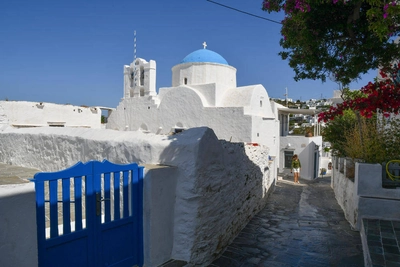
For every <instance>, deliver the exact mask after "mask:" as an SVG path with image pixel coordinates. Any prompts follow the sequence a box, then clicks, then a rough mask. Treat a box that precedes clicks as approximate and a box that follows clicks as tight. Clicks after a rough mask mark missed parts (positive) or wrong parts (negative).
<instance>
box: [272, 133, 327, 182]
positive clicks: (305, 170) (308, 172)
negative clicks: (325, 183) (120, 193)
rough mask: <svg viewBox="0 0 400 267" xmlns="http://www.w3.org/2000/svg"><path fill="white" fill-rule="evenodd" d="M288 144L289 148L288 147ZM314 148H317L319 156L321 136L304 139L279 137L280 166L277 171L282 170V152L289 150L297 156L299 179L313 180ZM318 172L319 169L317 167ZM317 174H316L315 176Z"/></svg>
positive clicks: (300, 137) (283, 161) (292, 136)
mask: <svg viewBox="0 0 400 267" xmlns="http://www.w3.org/2000/svg"><path fill="white" fill-rule="evenodd" d="M288 144H290V147H289V146H288ZM315 146H319V148H318V151H319V154H320V152H321V148H322V136H314V137H304V136H295V135H288V136H281V137H280V151H281V153H280V163H279V164H280V165H279V170H280V171H282V170H284V164H285V160H284V151H285V150H291V151H293V152H294V154H297V155H298V156H299V159H300V162H301V172H300V177H301V178H303V179H308V180H311V179H313V178H314V177H313V174H314V152H315ZM317 164H318V166H320V162H319V159H318V162H317ZM318 171H319V167H318ZM318 175H319V172H318V173H317V176H318Z"/></svg>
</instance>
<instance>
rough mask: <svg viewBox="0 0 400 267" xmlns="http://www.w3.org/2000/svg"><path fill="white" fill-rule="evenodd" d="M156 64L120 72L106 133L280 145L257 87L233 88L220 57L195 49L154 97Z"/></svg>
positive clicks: (266, 101) (275, 125)
mask: <svg viewBox="0 0 400 267" xmlns="http://www.w3.org/2000/svg"><path fill="white" fill-rule="evenodd" d="M155 80H156V62H155V61H153V60H150V62H146V61H145V60H143V59H140V58H138V59H136V60H135V61H134V62H132V64H131V65H130V66H124V94H123V99H122V100H121V102H120V103H119V105H118V107H117V109H116V110H115V111H113V112H112V113H111V115H110V117H109V118H108V123H107V128H110V129H115V130H131V131H135V130H142V131H145V132H152V133H159V134H169V133H171V132H179V131H181V130H183V129H188V128H192V127H199V126H208V127H210V128H212V129H213V130H214V132H215V133H216V135H217V136H218V138H219V139H225V140H230V141H232V142H248V143H257V144H262V145H266V146H268V147H270V148H271V151H270V152H271V153H273V154H274V153H275V154H274V155H276V153H277V151H273V147H276V146H277V145H279V138H278V136H279V122H278V120H277V119H276V118H275V115H274V113H273V110H272V108H271V104H270V101H269V96H268V93H267V91H266V90H265V88H264V87H263V86H262V85H260V84H257V85H249V86H244V87H237V85H236V69H235V68H234V67H232V66H230V65H229V64H228V62H227V61H226V60H225V59H224V58H223V57H222V56H221V55H219V54H217V53H215V52H213V51H211V50H208V49H205V48H204V49H199V50H197V51H194V52H193V53H190V54H189V55H187V56H186V57H185V58H184V59H183V60H182V61H181V62H180V63H179V64H177V65H176V66H174V67H173V68H172V86H171V87H167V88H160V90H159V93H158V94H157V92H156V86H155Z"/></svg>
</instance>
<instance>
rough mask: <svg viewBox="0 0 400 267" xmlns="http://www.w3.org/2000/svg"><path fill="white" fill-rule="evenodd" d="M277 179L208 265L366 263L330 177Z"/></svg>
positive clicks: (359, 242) (336, 264)
mask: <svg viewBox="0 0 400 267" xmlns="http://www.w3.org/2000/svg"><path fill="white" fill-rule="evenodd" d="M300 183H301V184H294V183H293V182H292V179H290V180H286V179H284V180H280V181H278V183H277V185H276V188H275V191H274V192H273V193H272V194H271V195H270V197H269V199H268V203H267V205H266V206H265V208H264V209H263V210H262V211H261V212H260V213H259V214H257V215H256V216H255V217H254V218H253V219H252V220H251V221H250V222H249V223H248V224H247V226H246V227H245V228H244V229H243V230H242V231H241V232H240V234H239V235H238V236H237V237H236V239H235V240H234V241H233V242H232V244H230V246H229V247H228V248H227V249H226V251H225V252H224V254H222V256H221V257H220V258H218V259H217V260H215V261H214V262H213V263H212V264H211V265H210V266H213V267H215V266H220V267H235V266H238V267H239V266H240V267H252V266H265V267H267V266H268V267H275V266H277V267H278V266H279V267H282V266H312V267H317V266H324V267H326V266H341V267H344V266H357V267H358V266H364V260H363V253H362V244H361V238H360V233H359V232H357V231H353V230H352V229H351V227H350V224H349V223H348V222H347V221H346V219H345V217H344V213H343V211H342V209H341V208H340V206H339V204H338V203H337V201H336V199H335V195H334V192H333V190H332V188H331V187H330V178H329V177H325V178H319V179H316V180H314V181H304V180H301V181H300Z"/></svg>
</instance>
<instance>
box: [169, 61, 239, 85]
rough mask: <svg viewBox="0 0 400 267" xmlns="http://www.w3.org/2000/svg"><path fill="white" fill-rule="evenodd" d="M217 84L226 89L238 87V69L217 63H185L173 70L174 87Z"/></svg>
mask: <svg viewBox="0 0 400 267" xmlns="http://www.w3.org/2000/svg"><path fill="white" fill-rule="evenodd" d="M185 78H186V79H187V83H186V84H187V85H191V84H193V85H195V84H209V83H217V84H220V85H221V86H223V87H225V88H235V87H236V69H235V68H234V67H231V66H229V65H223V64H217V63H200V62H195V63H193V62H192V63H183V64H179V65H176V66H174V67H173V68H172V86H173V87H175V86H179V85H184V84H185Z"/></svg>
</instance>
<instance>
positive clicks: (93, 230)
mask: <svg viewBox="0 0 400 267" xmlns="http://www.w3.org/2000/svg"><path fill="white" fill-rule="evenodd" d="M33 181H34V182H35V190H36V205H37V226H38V256H39V266H40V267H42V266H135V265H137V266H142V265H143V225H142V221H143V208H142V207H143V167H139V166H138V165H137V164H136V163H132V164H126V165H119V164H113V163H111V162H109V161H106V160H104V161H103V162H98V161H90V162H88V163H85V164H84V163H81V162H78V163H77V164H76V165H74V166H73V167H71V168H69V169H66V170H63V171H59V172H54V173H37V174H36V175H35V176H34V179H33Z"/></svg>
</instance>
